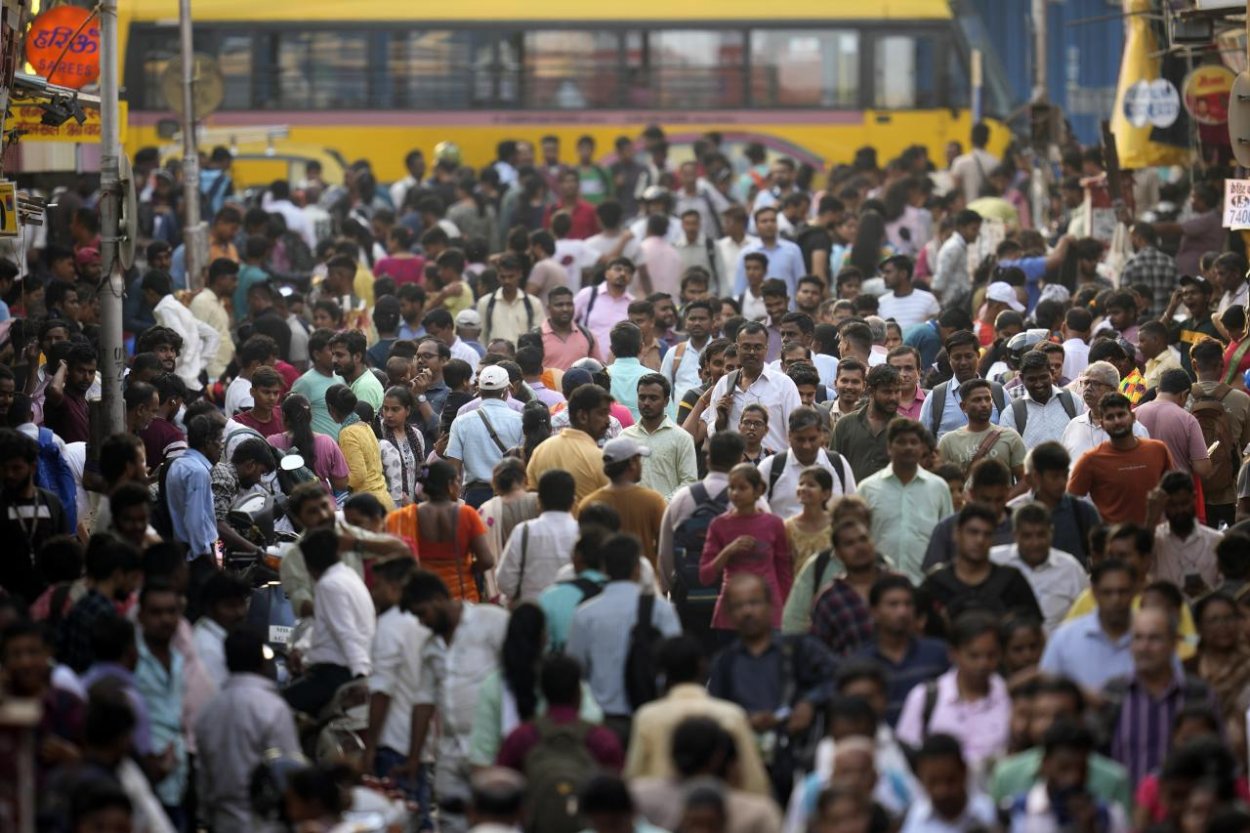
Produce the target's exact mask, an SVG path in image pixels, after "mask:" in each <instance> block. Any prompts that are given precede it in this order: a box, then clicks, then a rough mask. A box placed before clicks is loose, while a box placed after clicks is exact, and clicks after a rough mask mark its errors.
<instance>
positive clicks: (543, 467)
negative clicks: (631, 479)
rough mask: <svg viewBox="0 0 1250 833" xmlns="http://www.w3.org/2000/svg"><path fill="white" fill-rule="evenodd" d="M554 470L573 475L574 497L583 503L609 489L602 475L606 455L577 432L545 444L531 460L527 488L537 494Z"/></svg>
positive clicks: (572, 430)
mask: <svg viewBox="0 0 1250 833" xmlns="http://www.w3.org/2000/svg"><path fill="white" fill-rule="evenodd" d="M552 469H564V470H565V471H567V472H568V473H569V474H571V475H573V483H574V496H575V498H576V500H577V503H581V501H582V499H584V498H585V497H586V495H588V494H590V493H591V492H593V491H594V490H595V489H600V488H603V487H604V486H606V485H608V483H609V481H608V476H607V475H606V474H604V473H603V452H602V451H601V450H600V449H599V444H598V443H596V442H595V441H594V440H593V439H591V436H590V435H589V434H587V433H586V432H585V431H578V430H577V429H576V428H565V429H562V430H561V431H560V433H559V434H553V435H552V436H551V437H550V438H548V439H546V440H543V441H542V442H541V443H539V444H538V447H537V448H535V449H534V453H533V454H532V455H531V456H530V462H529V467H528V468H527V469H526V470H525V475H526V478H525V479H526V480H527V481H528V482H527V484H526V488H527V489H529V490H530V491H531V492H536V491H538V480H539V478H541V477H542V476H543V475H544V474H546V473H547V472H548V471H550V470H552Z"/></svg>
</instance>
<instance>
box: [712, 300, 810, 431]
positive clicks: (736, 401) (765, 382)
mask: <svg viewBox="0 0 1250 833" xmlns="http://www.w3.org/2000/svg"><path fill="white" fill-rule="evenodd" d="M737 346H738V369H737V370H735V371H734V372H733V373H726V374H725V375H724V376H723V377H721V379H720V381H719V382H717V383H716V387H715V388H714V389H713V390H712V393H711V396H709V397H708V401H709V402H712V403H715V407H714V408H709V409H707V410H705V411H704V412H703V421H704V423H706V424H707V427H708V432H709V433H713V434H714V433H716V432H717V431H727V430H730V429H731V427H732V426H735V425H737V424H738V422H739V420H740V419H741V418H742V410H743V408H745V407H746V406H747V405H749V404H752V403H758V404H760V405H763V406H764V407H765V408H766V409H767V410H768V434H767V436H766V437H765V439H764V445H766V446H768V447H769V448H786V447H788V445H789V442H788V441H787V438H786V426H788V425H789V424H790V412H791V411H793V410H794V409H795V408H798V407H800V406H801V405H802V401H801V400H800V399H799V389H798V388H797V387H796V386H795V384H794V382H793V381H791V380H790V377H788V376H786V375H785V374H784V373H781V372H779V371H774V370H769V369H768V368H766V367H765V366H764V357H765V354H766V352H767V350H768V330H767V329H766V328H765V327H764V325H763V324H761V323H759V322H758V321H748V322H747V323H746V324H744V325H742V328H741V329H740V330H738V338H737Z"/></svg>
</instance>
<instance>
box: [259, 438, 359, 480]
mask: <svg viewBox="0 0 1250 833" xmlns="http://www.w3.org/2000/svg"><path fill="white" fill-rule="evenodd" d="M269 444H270V445H271V446H273V447H274V448H277V449H281V450H282V451H290V450H291V441H290V440H289V439H287V436H286V434H274V435H273V436H272V437H269ZM313 450H314V451H315V452H316V455H317V459H316V460H314V461H313V465H312V470H313V473H314V474H316V475H317V476H318V477H320V478H321V479H322V481H324V482H325V486H326V490H327V491H333V489H331V488H330V478H332V477H333V478H339V477H347V476H348V475H349V474H351V471H349V470H348V468H347V458H346V457H344V456H343V452H342V450H341V449H340V448H339V447H338V444H337V443H335V442H334V440H332V439H330V438H329V437H327V436H326V435H325V434H313ZM304 465H308V461H307V460H305V461H304Z"/></svg>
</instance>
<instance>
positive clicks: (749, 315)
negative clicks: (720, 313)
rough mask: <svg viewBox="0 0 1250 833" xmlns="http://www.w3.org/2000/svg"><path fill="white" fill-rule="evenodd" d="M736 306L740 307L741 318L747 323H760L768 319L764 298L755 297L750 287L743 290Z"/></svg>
mask: <svg viewBox="0 0 1250 833" xmlns="http://www.w3.org/2000/svg"><path fill="white" fill-rule="evenodd" d="M737 300H738V304H739V305H740V306H741V307H742V317H743V318H745V319H746V320H747V321H762V320H764V319H766V318H768V307H766V306H764V296H763V295H756V294H755V293H754V292H752V291H751V287H749V286H748V287H747V288H746V289H745V290H743V292H742V294H741V295H739V296H738V299H737Z"/></svg>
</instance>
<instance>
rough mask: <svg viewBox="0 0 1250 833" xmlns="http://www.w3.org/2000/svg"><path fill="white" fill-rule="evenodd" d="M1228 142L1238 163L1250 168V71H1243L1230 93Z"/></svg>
mask: <svg viewBox="0 0 1250 833" xmlns="http://www.w3.org/2000/svg"><path fill="white" fill-rule="evenodd" d="M1228 143H1229V144H1230V145H1232V146H1233V156H1234V157H1236V158H1237V164H1238V165H1241V166H1242V167H1243V168H1250V73H1245V72H1243V73H1241V74H1240V75H1238V76H1237V80H1236V81H1234V82H1233V89H1232V90H1231V91H1230V92H1229V94H1228Z"/></svg>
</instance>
